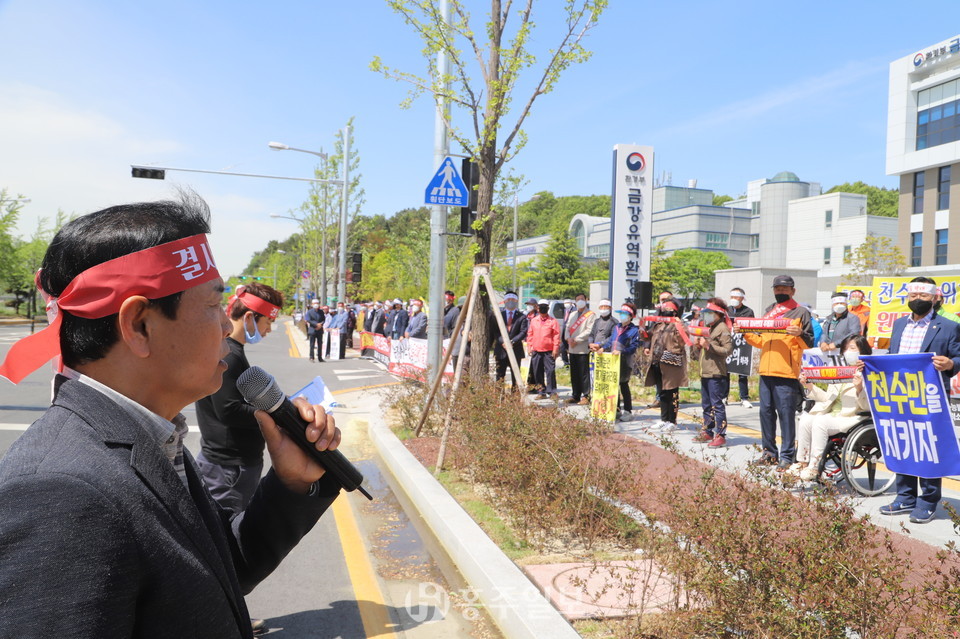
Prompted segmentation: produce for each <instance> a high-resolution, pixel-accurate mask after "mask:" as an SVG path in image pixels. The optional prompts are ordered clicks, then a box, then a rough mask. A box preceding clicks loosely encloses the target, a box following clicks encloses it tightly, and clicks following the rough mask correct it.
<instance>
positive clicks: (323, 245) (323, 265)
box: [304, 148, 330, 313]
mask: <svg viewBox="0 0 960 639" xmlns="http://www.w3.org/2000/svg"><path fill="white" fill-rule="evenodd" d="M320 153H321V154H322V155H321V156H320V158H321V160H322V162H323V163H322V164H321V165H320V166H322V167H323V168H322V169H321V174H322V175H326V174H327V154H326V153H324V152H323V148H321V149H320ZM329 202H330V198H329V197H328V195H327V185H326V184H324V185H323V204H322V207H323V219H322V221H321V222H320V223H321V224H322V225H323V226H322V227H321V229H320V237H321V240H320V291H321V296H320V299H321V300H322V301H321V302H320V305H321V306H323V305H324V304H327V303H328V301H327V227H328V226H330V224H329V220H328V219H327V215H329V212H330V209H329V208H328V207H329V206H330V204H329ZM304 313H306V311H304Z"/></svg>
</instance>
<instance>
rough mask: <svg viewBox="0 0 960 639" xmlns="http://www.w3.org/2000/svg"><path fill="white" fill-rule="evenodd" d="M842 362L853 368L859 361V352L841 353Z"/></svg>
mask: <svg viewBox="0 0 960 639" xmlns="http://www.w3.org/2000/svg"><path fill="white" fill-rule="evenodd" d="M843 361H845V362H846V363H847V366H853V365H855V364H856V363H857V362H859V361H860V352H859V351H843Z"/></svg>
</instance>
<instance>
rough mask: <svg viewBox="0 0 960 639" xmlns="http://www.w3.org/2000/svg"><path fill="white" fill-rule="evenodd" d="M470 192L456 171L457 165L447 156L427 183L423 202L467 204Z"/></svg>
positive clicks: (442, 204) (450, 204) (448, 204)
mask: <svg viewBox="0 0 960 639" xmlns="http://www.w3.org/2000/svg"><path fill="white" fill-rule="evenodd" d="M469 201H470V194H469V193H468V192H467V185H466V184H464V182H463V178H461V177H460V173H458V172H457V167H456V166H455V165H454V163H453V160H452V159H450V158H449V157H447V158H444V159H443V162H442V163H441V164H440V168H439V169H437V173H436V174H435V175H434V176H433V179H432V180H430V184H428V185H427V190H426V192H425V193H424V203H425V204H439V205H441V206H467V204H468V202H469Z"/></svg>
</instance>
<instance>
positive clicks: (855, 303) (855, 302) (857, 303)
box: [850, 297, 863, 306]
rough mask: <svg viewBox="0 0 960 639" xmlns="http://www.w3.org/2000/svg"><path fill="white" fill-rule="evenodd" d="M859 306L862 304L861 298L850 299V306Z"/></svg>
mask: <svg viewBox="0 0 960 639" xmlns="http://www.w3.org/2000/svg"><path fill="white" fill-rule="evenodd" d="M861 304H863V299H862V298H859V297H851V298H850V306H860V305H861Z"/></svg>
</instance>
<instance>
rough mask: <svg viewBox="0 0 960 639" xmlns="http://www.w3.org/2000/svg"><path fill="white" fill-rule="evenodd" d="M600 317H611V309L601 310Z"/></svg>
mask: <svg viewBox="0 0 960 639" xmlns="http://www.w3.org/2000/svg"><path fill="white" fill-rule="evenodd" d="M600 317H610V309H609V308H601V309H600Z"/></svg>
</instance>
